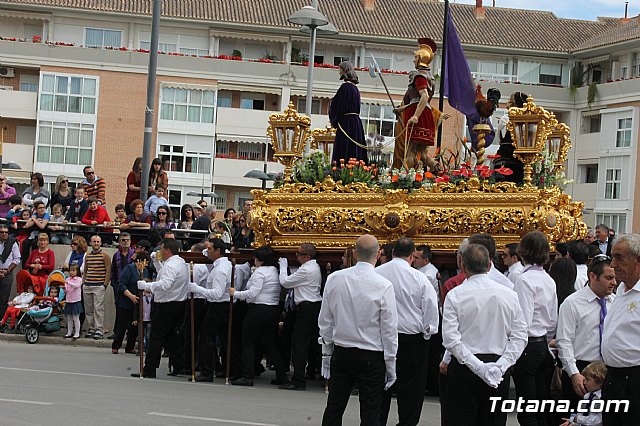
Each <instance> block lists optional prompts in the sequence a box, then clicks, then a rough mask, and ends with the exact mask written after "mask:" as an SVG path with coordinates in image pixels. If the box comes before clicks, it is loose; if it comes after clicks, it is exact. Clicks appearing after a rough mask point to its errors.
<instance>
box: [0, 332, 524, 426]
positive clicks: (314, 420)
mask: <svg viewBox="0 0 640 426" xmlns="http://www.w3.org/2000/svg"><path fill="white" fill-rule="evenodd" d="M137 370H138V358H137V357H136V356H134V355H126V354H123V353H121V354H119V355H113V354H111V351H110V350H109V349H107V348H96V347H86V346H72V345H51V344H43V343H38V344H35V345H28V344H26V343H22V342H17V341H0V425H1V426H18V425H34V424H36V425H56V424H64V425H71V426H72V425H87V424H89V425H91V426H100V425H105V426H113V425H122V426H125V425H126V426H129V425H254V426H304V425H319V424H320V422H321V419H322V412H323V410H324V405H325V402H326V394H325V393H324V388H323V383H321V382H319V381H317V382H311V383H309V384H308V385H307V391H305V392H300V391H284V390H278V389H277V388H276V387H274V386H271V385H270V384H269V381H270V380H271V379H272V378H275V375H274V374H273V372H266V373H264V374H263V375H262V377H261V378H259V379H257V380H256V386H255V387H253V388H243V387H235V386H225V384H224V380H223V379H215V380H216V381H215V382H214V383H189V382H187V381H186V378H184V377H177V378H174V377H169V376H166V358H165V359H163V364H162V365H161V367H160V368H159V369H158V378H157V379H143V380H140V379H136V378H132V377H130V373H131V372H137ZM392 404H393V406H392V415H391V416H390V418H389V424H390V425H392V424H395V423H396V422H397V416H396V415H395V411H396V410H397V408H396V405H395V401H393V402H392ZM358 424H359V404H358V400H357V397H352V398H351V401H350V402H349V406H348V408H347V412H346V413H345V416H344V425H345V426H349V425H358ZM420 424H421V425H425V426H436V425H440V406H439V404H438V401H437V399H435V398H426V399H425V403H424V409H423V412H422V421H421V423H420ZM511 424H513V425H515V424H516V423H515V419H513V418H511V419H510V422H509V425H511Z"/></svg>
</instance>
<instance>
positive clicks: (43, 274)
mask: <svg viewBox="0 0 640 426" xmlns="http://www.w3.org/2000/svg"><path fill="white" fill-rule="evenodd" d="M55 265H56V256H55V254H54V253H53V250H51V249H50V248H49V236H48V235H47V234H45V233H44V232H43V233H41V234H39V235H38V248H37V249H36V250H34V251H32V252H31V254H30V255H29V258H28V259H27V261H26V262H25V265H24V267H25V269H23V270H22V271H19V272H18V273H17V274H16V285H17V283H20V282H27V283H29V284H31V285H33V289H34V290H35V292H36V294H38V295H39V296H41V295H42V293H43V292H44V289H45V286H46V283H47V277H48V276H49V274H50V273H51V271H53V269H54V268H55ZM22 286H23V288H26V285H24V284H22Z"/></svg>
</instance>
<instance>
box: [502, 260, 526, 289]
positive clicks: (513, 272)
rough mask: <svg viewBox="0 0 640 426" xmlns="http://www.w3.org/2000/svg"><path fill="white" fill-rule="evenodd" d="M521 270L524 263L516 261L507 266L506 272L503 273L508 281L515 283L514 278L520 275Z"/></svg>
mask: <svg viewBox="0 0 640 426" xmlns="http://www.w3.org/2000/svg"><path fill="white" fill-rule="evenodd" d="M523 270H524V265H523V264H522V262H516V263H514V264H513V265H511V266H509V269H508V270H507V273H506V274H505V276H506V277H507V278H509V281H511V282H512V283H513V284H515V283H516V280H517V279H518V277H519V276H520V274H521V273H522V271H523Z"/></svg>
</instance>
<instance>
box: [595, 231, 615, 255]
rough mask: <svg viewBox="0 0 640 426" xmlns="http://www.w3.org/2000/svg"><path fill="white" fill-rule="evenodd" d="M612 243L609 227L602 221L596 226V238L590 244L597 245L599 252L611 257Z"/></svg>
mask: <svg viewBox="0 0 640 426" xmlns="http://www.w3.org/2000/svg"><path fill="white" fill-rule="evenodd" d="M612 243H613V236H612V235H611V234H610V233H609V227H608V226H607V225H605V224H604V223H601V224H600V225H598V226H596V239H595V241H594V242H592V243H591V245H592V246H597V247H598V248H599V249H600V253H602V254H606V255H607V256H609V257H611V246H612Z"/></svg>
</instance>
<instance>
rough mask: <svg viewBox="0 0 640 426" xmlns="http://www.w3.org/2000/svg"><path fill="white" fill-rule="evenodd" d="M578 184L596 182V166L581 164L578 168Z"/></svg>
mask: <svg viewBox="0 0 640 426" xmlns="http://www.w3.org/2000/svg"><path fill="white" fill-rule="evenodd" d="M578 171H579V174H580V178H579V180H578V181H579V182H580V183H597V182H598V164H581V165H579V166H578Z"/></svg>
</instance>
